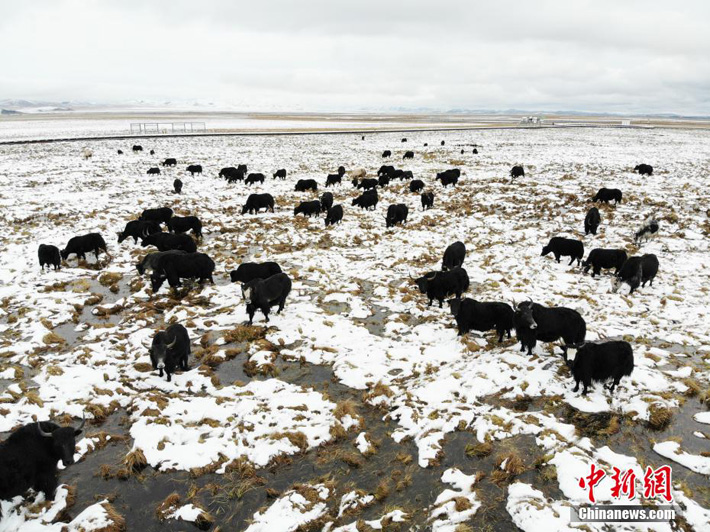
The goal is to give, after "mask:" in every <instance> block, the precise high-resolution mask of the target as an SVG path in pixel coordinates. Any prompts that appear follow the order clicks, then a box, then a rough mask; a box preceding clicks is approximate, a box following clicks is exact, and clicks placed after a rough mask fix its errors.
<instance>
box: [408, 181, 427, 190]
mask: <svg viewBox="0 0 710 532" xmlns="http://www.w3.org/2000/svg"><path fill="white" fill-rule="evenodd" d="M422 190H424V181H422V180H421V179H414V180H412V181H410V182H409V192H421V191H422Z"/></svg>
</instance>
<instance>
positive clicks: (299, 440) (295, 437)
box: [269, 431, 308, 453]
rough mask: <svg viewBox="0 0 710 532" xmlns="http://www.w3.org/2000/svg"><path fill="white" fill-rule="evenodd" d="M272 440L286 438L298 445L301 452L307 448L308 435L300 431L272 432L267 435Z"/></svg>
mask: <svg viewBox="0 0 710 532" xmlns="http://www.w3.org/2000/svg"><path fill="white" fill-rule="evenodd" d="M269 437H270V438H271V439H272V440H280V439H282V438H286V439H287V440H288V441H290V442H291V443H292V444H293V445H295V446H296V447H298V448H299V449H300V450H301V452H302V453H305V452H306V451H307V450H308V437H307V436H306V435H305V434H304V433H303V432H301V431H298V432H274V433H273V434H271V435H270V436H269Z"/></svg>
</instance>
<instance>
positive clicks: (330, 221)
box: [325, 205, 343, 227]
mask: <svg viewBox="0 0 710 532" xmlns="http://www.w3.org/2000/svg"><path fill="white" fill-rule="evenodd" d="M341 221H343V206H342V205H335V206H333V207H331V208H329V209H328V212H327V214H326V216H325V226H326V227H328V226H329V225H335V224H337V223H340V222H341Z"/></svg>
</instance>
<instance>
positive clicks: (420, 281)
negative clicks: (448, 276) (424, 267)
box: [414, 272, 439, 294]
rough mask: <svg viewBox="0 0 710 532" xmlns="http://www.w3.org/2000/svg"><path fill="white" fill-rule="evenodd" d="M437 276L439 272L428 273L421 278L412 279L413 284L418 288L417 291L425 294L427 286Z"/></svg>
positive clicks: (427, 289)
mask: <svg viewBox="0 0 710 532" xmlns="http://www.w3.org/2000/svg"><path fill="white" fill-rule="evenodd" d="M438 274H439V272H429V273H427V274H426V275H424V276H422V277H419V278H417V279H414V282H415V283H416V285H417V287H418V288H419V291H420V292H421V293H422V294H426V293H427V292H428V291H429V285H430V284H431V282H432V281H433V280H434V279H436V276H437V275H438Z"/></svg>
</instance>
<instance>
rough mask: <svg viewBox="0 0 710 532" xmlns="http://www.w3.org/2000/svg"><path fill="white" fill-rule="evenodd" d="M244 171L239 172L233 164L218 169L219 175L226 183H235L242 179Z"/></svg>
mask: <svg viewBox="0 0 710 532" xmlns="http://www.w3.org/2000/svg"><path fill="white" fill-rule="evenodd" d="M245 173H246V172H241V171H239V170H238V169H237V168H234V167H233V166H227V167H226V168H222V169H221V170H220V171H219V177H223V178H224V179H225V180H226V181H227V183H230V184H231V183H236V182H237V181H242V180H243V179H244V174H245Z"/></svg>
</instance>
